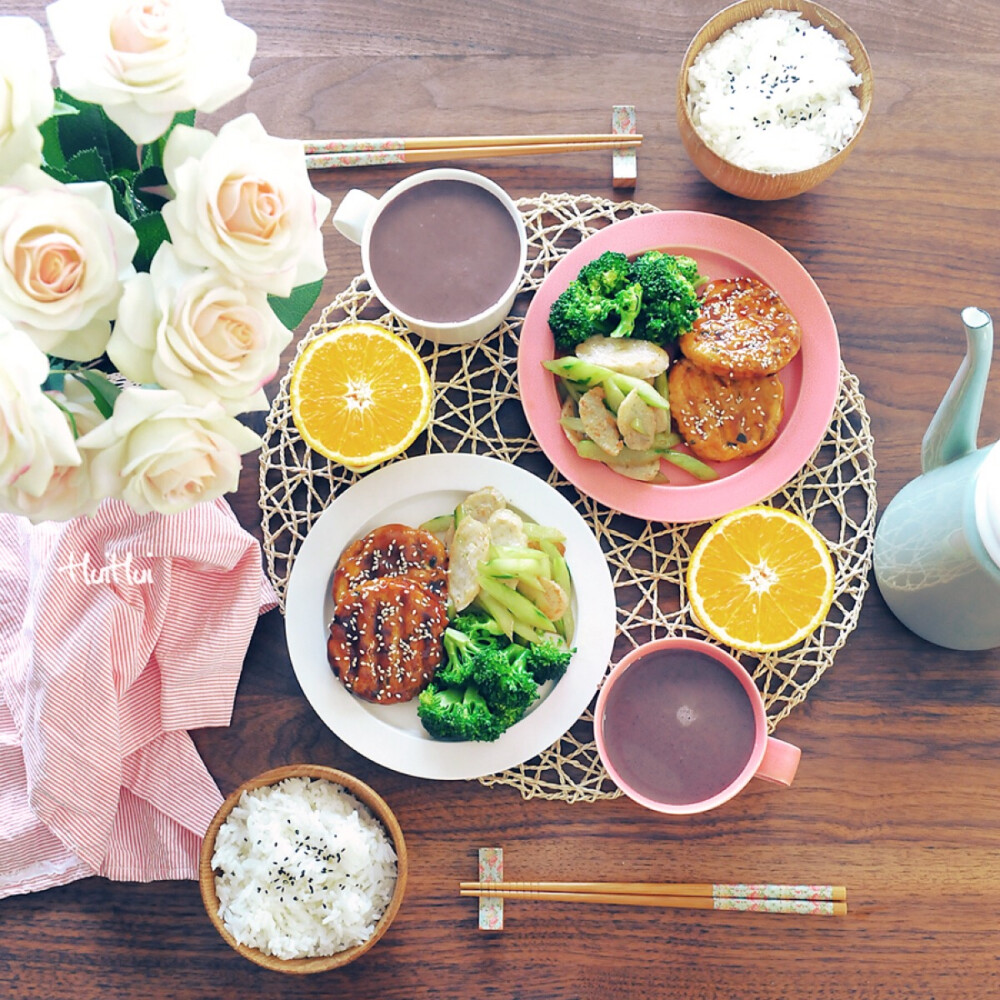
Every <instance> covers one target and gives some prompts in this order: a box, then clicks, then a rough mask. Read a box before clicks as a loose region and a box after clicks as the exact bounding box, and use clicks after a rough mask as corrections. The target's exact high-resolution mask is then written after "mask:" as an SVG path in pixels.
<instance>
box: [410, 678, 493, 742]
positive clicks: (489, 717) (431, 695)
mask: <svg viewBox="0 0 1000 1000" xmlns="http://www.w3.org/2000/svg"><path fill="white" fill-rule="evenodd" d="M417 717H418V718H419V719H420V721H421V723H422V724H423V727H424V729H426V730H427V732H428V733H430V734H431V736H433V737H434V738H435V739H438V740H476V741H479V742H487V743H489V742H492V741H493V740H495V739H498V738H499V736H500V735H501V733H503V731H504V728H506V727H504V726H503V724H502V720H501V719H499V718H498V717H497V716H496V715H494V714H493V713H492V712H491V711H490V710H489V708H488V707H487V705H486V701H485V699H484V698H483V696H482V695H481V694H480V693H479V692H478V691H477V690H476V688H475V686H474V685H472V684H470V685H468V686H467V687H465V688H464V690H463V689H462V688H457V687H442V686H440V685H438V684H437V683H431V685H430V686H429V687H426V688H424V690H423V691H421V692H420V697H419V698H418V699H417Z"/></svg>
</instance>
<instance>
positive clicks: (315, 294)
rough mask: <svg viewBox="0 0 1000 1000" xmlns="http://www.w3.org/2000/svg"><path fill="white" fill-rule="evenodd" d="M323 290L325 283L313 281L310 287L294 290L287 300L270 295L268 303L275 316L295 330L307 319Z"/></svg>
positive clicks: (300, 287) (304, 286) (305, 286)
mask: <svg viewBox="0 0 1000 1000" xmlns="http://www.w3.org/2000/svg"><path fill="white" fill-rule="evenodd" d="M322 290H323V281H322V279H320V280H319V281H313V282H311V283H310V284H308V285H299V286H298V288H293V289H292V294H291V295H289V296H288V298H287V299H282V298H279V297H278V296H276V295H268V297H267V301H268V304H269V305H270V306H271V308H272V309H273V310H274V314H275V315H276V316H277V317H278V319H280V320H281V322H282V323H283V324H284V325H285V326H286V327H287V328H288V329H289V330H294V329H295V328H296V327H297V326H298V325H299V323H301V322H302V320H304V319H305V318H306V315H307V314H308V312H309V310H310V309H312V307H313V306H314V305H315V304H316V300H317V299H318V298H319V293H320V292H321V291H322Z"/></svg>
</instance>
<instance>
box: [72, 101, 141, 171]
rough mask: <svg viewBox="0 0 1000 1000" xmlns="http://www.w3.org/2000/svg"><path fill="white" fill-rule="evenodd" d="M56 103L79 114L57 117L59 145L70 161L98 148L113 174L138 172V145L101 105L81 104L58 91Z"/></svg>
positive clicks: (83, 102)
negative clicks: (115, 172)
mask: <svg viewBox="0 0 1000 1000" xmlns="http://www.w3.org/2000/svg"><path fill="white" fill-rule="evenodd" d="M56 100H57V101H58V102H59V103H61V104H63V105H66V106H68V107H70V108H73V109H75V110H76V114H61V115H58V116H56V118H55V122H56V128H57V130H58V143H59V146H60V148H61V150H62V153H63V156H64V157H65V159H66V161H67V162H69V161H70V160H72V158H73V157H74V156H75V155H76V154H77V153H80V152H83V151H84V150H88V149H96V150H97V152H98V154H99V155H100V157H101V159H102V160H103V161H104V165H105V167H106V169H107V172H108V173H109V174H110V173H112V172H114V171H115V170H137V169H138V167H139V154H138V152H137V151H136V146H135V143H134V142H132V140H131V139H130V138H129V137H128V136H127V135H126V134H125V133H124V132H123V131H122V130H121V129H120V128H119V127H118V126H117V125H115V123H114V122H113V121H111V119H110V118H108V116H107V115H106V114H105V113H104V110H103V109H102V108H101V107H100V106H99V105H97V104H88V103H87V102H86V101H78V100H77V99H76V98H75V97H72V96H71V95H69V94H67V93H66V92H65V91H62V90H59V89H57V90H56ZM57 165H58V164H57ZM80 179H81V180H90V179H91V178H83V177H82V178H80Z"/></svg>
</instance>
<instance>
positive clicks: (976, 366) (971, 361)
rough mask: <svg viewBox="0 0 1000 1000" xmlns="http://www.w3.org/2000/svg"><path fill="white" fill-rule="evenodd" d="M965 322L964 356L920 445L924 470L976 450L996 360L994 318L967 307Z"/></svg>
mask: <svg viewBox="0 0 1000 1000" xmlns="http://www.w3.org/2000/svg"><path fill="white" fill-rule="evenodd" d="M962 324H963V325H964V326H965V338H966V343H967V348H966V354H965V358H964V359H963V360H962V363H961V365H959V368H958V371H957V372H956V373H955V377H954V379H952V382H951V385H950V386H949V387H948V391H947V392H946V393H945V395H944V399H942V400H941V404H940V406H938V408H937V412H936V413H935V414H934V416H933V417H932V418H931V422H930V424H929V425H928V427H927V431H926V433H925V434H924V439H923V442H922V443H921V446H920V466H921V469H922V470H923V471H924V472H929V471H930V470H931V469H936V468H937V467H938V466H939V465H946V464H947V463H948V462H953V461H954V460H955V459H956V458H961V457H962V456H963V455H967V454H969V452H972V451H975V450H976V438H977V435H978V433H979V418H980V416H981V415H982V412H983V398H984V396H985V394H986V381H987V378H988V377H989V373H990V362H991V361H992V359H993V321H992V320H991V319H990V317H989V314H988V313H986V312H983V310H982V309H977V308H976V307H975V306H967V307H966V308H965V309H963V310H962Z"/></svg>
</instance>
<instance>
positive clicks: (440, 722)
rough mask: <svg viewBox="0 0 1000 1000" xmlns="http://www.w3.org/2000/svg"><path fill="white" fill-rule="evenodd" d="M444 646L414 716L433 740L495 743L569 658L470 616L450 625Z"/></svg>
mask: <svg viewBox="0 0 1000 1000" xmlns="http://www.w3.org/2000/svg"><path fill="white" fill-rule="evenodd" d="M443 645H444V662H443V663H442V664H441V666H440V667H439V668H438V671H437V673H436V675H435V677H434V680H433V681H431V683H430V685H429V686H428V687H427V688H425V689H424V691H423V692H422V693H421V695H420V698H419V699H418V702H417V717H418V718H419V719H420V721H421V722H422V723H423V725H424V728H425V729H426V730H427V732H428V733H430V735H431V736H433V737H435V738H436V739H453V740H478V741H492V740H495V739H497V738H498V737H499V736H500V735H501V734H502V733H504V732H505V731H506V730H507V729H509V728H510V727H511V726H512V725H514V723H515V722H518V721H519V720H521V719H522V718H524V714H525V713H526V712H527V711H528V709H529V708H530V707H531V705H532V704H533V702H534V701H535V700H536V699H537V698H538V685H539V684H541V683H544V681H546V680H549V679H556V678H558V677H560V676H562V673H563V671H565V669H566V663H568V662H569V658H570V655H571V651H568V650H565V649H564V648H563V647H560V646H558V645H556V644H550V643H549V642H545V643H536V644H532V645H525V644H523V643H520V642H515V641H512V640H511V639H509V638H508V637H507V636H506V635H504V634H503V632H502V631H501V630H500V628H499V626H497V624H496V622H494V621H493V619H492V618H489V617H486V616H482V615H478V614H474V613H466V614H463V615H460V616H459V617H457V618H455V619H454V620H453V621H452V623H451V625H449V626H448V628H446V629H445V632H444V639H443ZM563 660H565V662H563ZM559 664H561V667H560V666H559Z"/></svg>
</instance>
